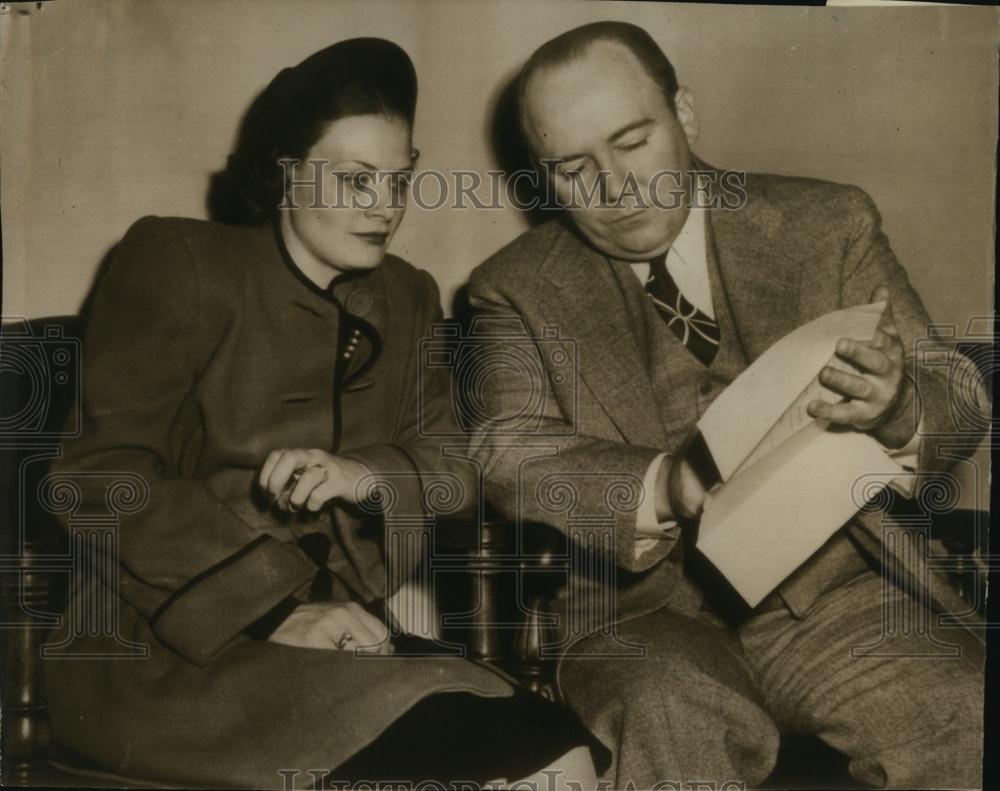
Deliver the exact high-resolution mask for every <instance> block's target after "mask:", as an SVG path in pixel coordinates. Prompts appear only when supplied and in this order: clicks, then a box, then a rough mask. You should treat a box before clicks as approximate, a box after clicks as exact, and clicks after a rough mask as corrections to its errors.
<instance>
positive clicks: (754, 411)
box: [698, 302, 885, 481]
mask: <svg viewBox="0 0 1000 791" xmlns="http://www.w3.org/2000/svg"><path fill="white" fill-rule="evenodd" d="M884 308H885V303H884V302H876V303H872V304H870V305H861V306H858V307H854V308H845V309H844V310H837V311H834V312H832V313H827V314H826V315H824V316H820V317H819V318H818V319H814V320H813V321H811V322H809V323H808V324H805V325H803V326H801V327H799V328H798V329H797V330H795V331H794V332H791V333H789V334H788V335H786V336H785V337H784V338H782V339H781V340H779V341H778V342H777V343H775V344H774V345H773V346H772V347H771V348H770V349H768V350H767V351H766V352H765V353H764V354H762V355H761V356H760V357H759V358H757V360H756V361H755V362H754V363H753V365H751V366H750V367H749V368H747V369H746V370H745V371H744V372H743V373H742V374H740V376H739V377H737V379H736V381H734V382H733V383H732V384H731V385H729V387H727V388H726V389H725V391H723V392H722V393H721V394H720V395H719V397H718V398H716V399H715V401H713V402H712V405H711V406H710V407H709V408H708V409H707V410H706V411H705V414H704V415H702V418H701V420H699V421H698V428H699V430H700V431H701V434H702V436H703V437H704V438H705V443H706V444H707V445H708V449H709V450H710V451H711V452H712V458H713V459H714V460H715V464H716V467H717V468H718V470H719V473H720V474H721V476H722V480H724V481H728V480H729V479H730V477H732V475H733V473H734V472H736V470H737V469H739V467H740V465H742V464H743V462H744V461H745V460H746V459H747V458H748V457H749V456H750V455H751V453H753V452H754V449H755V448H756V447H757V446H758V445H759V444H760V443H761V441H762V440H764V438H765V437H766V435H767V434H768V432H769V431H771V430H772V428H773V427H775V426H776V425H779V423H781V421H782V418H783V416H784V417H785V421H784V424H783V425H782V426H781V428H780V430H779V433H780V434H781V435H782V438H783V437H787V436H790V435H791V434H792V433H794V432H795V431H797V430H798V429H799V428H800V427H801V426H803V425H805V424H806V423H807V422H809V421H810V420H811V418H809V416H808V415H807V414H806V413H805V407H806V404H808V401H809V400H811V399H801V398H800V397H801V396H802V393H803V391H804V390H806V388H808V387H809V386H810V384H811V383H812V382H813V380H814V379H815V377H816V376H817V375H818V374H819V371H820V369H821V368H822V367H823V365H824V364H825V363H826V362H827V361H828V360H830V359H831V358H833V357H834V356H835V355H834V352H835V350H836V346H837V341H838V340H839V339H840V338H856V339H859V340H865V339H869V338H871V337H873V336H874V334H875V328H876V327H877V326H878V321H879V318H880V317H881V315H882V311H883V309H884ZM824 390H825V388H824ZM826 392H827V393H829V391H826ZM826 400H833V399H831V398H829V397H828V398H827V399H826ZM790 405H791V406H793V407H795V409H793V410H792V411H789V406H790ZM786 413H787V414H786ZM779 441H780V440H779ZM777 444H778V442H772V443H771V447H773V446H775V445H777ZM767 449H768V448H765V449H764V450H767ZM758 455H760V454H758Z"/></svg>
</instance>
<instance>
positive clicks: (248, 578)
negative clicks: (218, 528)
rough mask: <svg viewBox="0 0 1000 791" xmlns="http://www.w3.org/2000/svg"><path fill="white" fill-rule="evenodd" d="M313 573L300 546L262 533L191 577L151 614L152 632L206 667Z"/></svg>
mask: <svg viewBox="0 0 1000 791" xmlns="http://www.w3.org/2000/svg"><path fill="white" fill-rule="evenodd" d="M315 575H316V567H315V566H314V565H313V564H312V563H311V562H310V561H309V559H308V558H307V557H306V556H305V555H304V554H302V553H301V552H300V551H299V550H298V549H296V548H295V547H293V546H290V545H288V544H285V543H283V542H281V541H279V540H278V539H276V538H273V537H271V536H268V535H261V536H259V537H258V538H256V539H255V540H254V541H251V542H250V543H249V544H247V545H246V546H245V547H243V549H241V550H239V551H238V552H236V553H235V554H233V555H230V556H229V557H228V558H226V559H225V560H223V561H222V562H220V563H218V564H216V565H215V566H213V567H211V568H210V569H207V570H205V571H203V572H202V573H201V574H198V575H197V576H195V577H193V578H192V579H190V580H189V581H188V582H186V583H185V584H184V585H182V586H181V587H180V588H178V589H177V590H176V591H174V592H173V593H172V594H171V595H170V596H169V597H168V598H167V600H166V601H165V602H164V603H163V604H161V605H160V607H159V608H158V609H157V610H156V612H155V613H153V615H152V617H151V618H150V625H151V626H152V629H153V633H154V634H155V635H156V636H157V637H158V638H159V639H160V640H162V641H163V642H164V643H166V644H167V645H168V646H170V647H171V648H172V649H174V650H175V651H177V653H179V654H181V655H182V656H184V657H186V658H187V659H189V660H191V661H192V662H194V663H195V664H198V665H206V664H208V663H209V662H210V661H211V660H212V659H214V658H215V657H216V656H217V655H218V654H219V653H220V652H221V651H222V650H223V649H224V648H225V647H226V645H227V644H228V643H229V642H230V641H231V640H232V639H233V638H234V637H236V636H237V635H239V634H240V633H241V632H243V630H244V629H246V627H248V626H250V625H251V624H253V623H254V622H256V621H257V620H259V619H260V618H262V617H263V616H264V615H266V614H267V613H268V612H269V611H271V610H272V609H273V608H274V607H275V606H276V605H277V604H279V603H280V602H282V601H283V600H284V599H286V598H287V597H289V596H291V595H292V594H293V593H295V592H296V591H298V590H299V589H300V588H302V587H303V586H304V585H305V584H306V583H308V582H309V580H311V579H312V578H313V577H314V576H315Z"/></svg>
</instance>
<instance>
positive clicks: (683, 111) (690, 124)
mask: <svg viewBox="0 0 1000 791" xmlns="http://www.w3.org/2000/svg"><path fill="white" fill-rule="evenodd" d="M674 113H675V114H676V116H677V120H678V121H680V122H681V129H683V130H684V135H685V136H686V137H687V141H688V145H694V142H695V141H696V140H697V139H698V116H697V114H696V113H695V111H694V95H693V94H692V93H691V91H690V90H688V89H687V88H683V87H681V88H678V89H677V93H675V94H674Z"/></svg>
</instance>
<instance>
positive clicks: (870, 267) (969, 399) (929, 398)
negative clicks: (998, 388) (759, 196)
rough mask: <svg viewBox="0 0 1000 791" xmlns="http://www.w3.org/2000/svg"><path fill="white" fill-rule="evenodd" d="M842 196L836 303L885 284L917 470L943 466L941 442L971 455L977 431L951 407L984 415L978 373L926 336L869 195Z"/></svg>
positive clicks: (923, 316) (947, 459)
mask: <svg viewBox="0 0 1000 791" xmlns="http://www.w3.org/2000/svg"><path fill="white" fill-rule="evenodd" d="M848 195H849V202H850V206H851V209H850V216H851V217H852V218H853V235H852V237H851V239H850V242H849V244H848V246H847V250H846V254H845V256H844V263H843V267H842V270H841V299H842V304H843V305H844V306H845V307H847V306H850V305H860V304H864V303H866V302H868V301H869V299H870V297H871V293H872V291H874V289H875V287H876V286H878V285H886V286H888V288H889V292H890V295H891V296H890V299H891V302H892V310H893V316H894V318H895V321H896V326H897V328H898V329H899V334H900V337H901V339H902V341H903V347H904V350H905V353H906V375H907V376H908V377H909V378H910V379H911V380H912V382H913V385H914V392H915V407H916V408H915V409H914V413H913V416H912V418H913V428H914V430H915V431H916V430H917V428H918V422H919V429H920V437H919V440H920V441H919V449H918V453H917V470H918V472H936V471H941V470H946V469H948V468H949V467H951V466H953V464H954V462H955V458H956V456H955V453H954V449H952V448H949V452H948V454H947V455H942V454H939V453H938V449H939V448H940V447H941V445H942V443H944V444H950V445H955V440H956V439H958V438H961V440H962V442H961V445H962V446H963V447H964V448H966V453H971V452H972V450H974V448H975V445H976V442H977V441H978V439H979V438H981V434H982V431H981V430H980V431H978V434H979V436H977V429H976V428H975V427H974V426H968V425H967V426H963V425H959V424H958V423H957V422H956V417H957V415H956V410H955V409H954V405H955V404H965V405H971V407H972V408H973V411H974V412H975V413H977V414H980V415H985V414H989V409H988V407H989V401H988V400H987V395H986V390H985V387H984V385H983V381H982V377H981V375H980V374H979V371H978V369H977V368H976V365H975V363H973V362H972V361H971V360H969V359H968V358H966V357H964V356H963V355H961V354H960V353H959V352H958V351H957V350H956V349H955V348H954V347H953V346H951V345H949V344H947V343H944V342H942V341H941V339H936V338H935V337H934V336H933V335H932V334H931V319H930V317H929V316H928V315H927V311H926V310H925V309H924V306H923V303H921V301H920V297H918V296H917V293H916V291H914V289H913V287H912V286H911V285H910V282H909V280H908V278H907V276H906V272H905V271H904V269H903V268H902V267H901V266H900V265H899V263H898V262H897V261H896V256H895V254H894V253H893V252H892V249H891V248H890V247H889V240H888V238H887V237H886V235H885V233H883V231H882V227H881V217H880V216H879V212H878V209H877V208H876V207H875V204H874V203H873V202H872V200H871V198H869V197H868V195H866V194H865V193H864V192H862V191H861V190H859V189H855V190H851V191H850V192H849V193H848ZM919 484H920V479H919V478H918V480H917V488H916V489H915V490H914V494H917V493H918V492H919Z"/></svg>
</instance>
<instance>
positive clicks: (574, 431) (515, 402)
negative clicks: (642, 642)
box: [469, 269, 679, 572]
mask: <svg viewBox="0 0 1000 791" xmlns="http://www.w3.org/2000/svg"><path fill="white" fill-rule="evenodd" d="M469 301H470V303H471V305H472V307H473V309H474V310H475V311H476V315H477V318H478V319H479V321H477V323H476V328H477V333H476V337H475V338H474V339H473V340H472V341H471V343H472V344H473V345H474V346H475V348H476V349H477V353H478V355H479V357H480V359H481V364H480V365H479V366H477V375H476V376H475V377H473V378H472V381H471V382H470V384H471V387H472V391H473V392H471V393H470V396H469V397H470V399H471V401H472V403H474V404H476V405H477V406H478V408H477V412H478V413H479V415H480V417H481V419H480V420H478V421H477V422H476V424H475V425H474V427H473V428H472V439H471V446H472V450H473V453H474V455H475V457H476V458H477V460H478V461H479V462H480V464H481V465H482V467H483V475H484V481H485V483H484V487H485V495H486V498H487V500H488V501H489V502H490V504H491V505H492V506H493V507H495V508H496V509H497V510H498V511H500V513H502V514H503V515H504V516H505V517H506V518H508V519H514V520H519V521H520V520H523V521H524V522H534V523H541V524H547V525H550V526H551V527H554V528H556V529H558V530H559V531H561V532H562V533H564V534H566V535H567V536H569V537H570V538H572V539H575V540H577V541H586V542H588V543H590V542H594V544H595V546H596V547H599V548H600V549H601V550H602V552H603V553H605V554H607V555H609V556H611V557H612V558H613V559H614V562H615V563H616V564H617V565H618V566H620V567H622V568H624V569H626V570H627V571H630V572H641V571H645V570H647V569H650V568H652V567H653V566H655V565H656V564H657V563H659V562H660V561H661V560H663V558H664V557H665V556H666V555H667V554H669V553H670V552H671V550H672V549H673V548H674V547H675V546H676V543H677V537H678V535H679V534H678V532H677V531H673V532H672V533H668V534H666V535H665V536H664V538H662V539H661V540H659V541H657V542H656V543H655V545H654V546H652V547H651V548H649V549H647V550H645V551H643V552H641V553H637V551H636V538H637V536H636V515H637V512H638V506H639V504H640V503H641V502H642V501H643V500H644V498H647V497H653V496H654V493H653V492H647V491H643V480H644V478H645V476H646V472H647V470H648V469H649V467H650V464H651V463H652V461H653V460H654V459H655V458H656V457H657V456H659V455H660V454H661V453H662V452H663V448H654V447H642V446H637V445H630V444H627V443H625V442H620V441H614V440H609V439H605V438H601V437H597V436H593V435H590V434H588V433H587V431H586V426H581V425H579V423H578V420H577V419H575V418H574V417H572V416H570V415H567V414H566V412H565V411H564V410H563V408H562V406H561V405H560V404H559V402H558V401H557V399H555V398H553V397H551V396H550V395H549V393H550V391H551V390H553V389H554V388H555V386H556V384H555V383H553V381H551V380H550V377H551V376H554V374H552V372H550V371H548V370H547V369H546V366H545V363H544V361H543V360H544V355H543V354H542V353H541V351H540V349H539V348H538V346H537V344H535V343H534V341H533V340H532V339H530V338H528V337H527V336H525V337H524V338H517V337H513V336H512V331H516V329H517V328H523V327H525V326H530V321H528V319H529V318H530V317H528V316H525V315H522V311H521V310H519V309H518V307H517V306H516V304H515V302H514V300H512V299H511V298H509V297H508V296H507V295H506V294H505V293H504V289H502V288H501V287H500V286H499V284H496V283H494V282H493V278H491V277H489V276H488V275H486V274H484V272H483V270H482V269H480V270H477V271H476V272H474V273H473V276H472V279H471V280H470V283H469ZM512 366H513V368H512ZM515 369H516V370H515ZM527 405H530V414H529V413H527V412H526V406H527ZM578 411H579V410H578ZM588 517H598V519H596V520H594V519H588ZM609 517H610V518H609ZM585 524H586V525H587V527H586V528H585V529H584V530H583V532H578V530H579V529H580V528H581V527H582V526H583V525H585ZM595 530H596V531H597V532H598V533H601V535H596V536H595V535H594V534H593V533H594V531H595Z"/></svg>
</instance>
